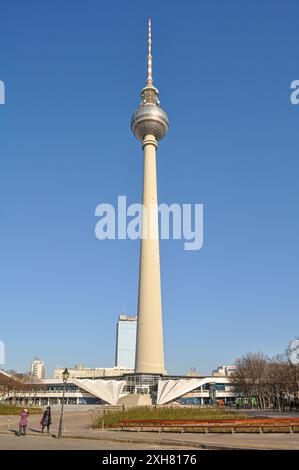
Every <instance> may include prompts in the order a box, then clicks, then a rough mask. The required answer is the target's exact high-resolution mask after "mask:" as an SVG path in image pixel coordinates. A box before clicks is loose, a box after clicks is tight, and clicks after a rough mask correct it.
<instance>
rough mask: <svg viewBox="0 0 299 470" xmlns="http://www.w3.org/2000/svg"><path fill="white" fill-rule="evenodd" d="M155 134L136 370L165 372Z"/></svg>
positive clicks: (147, 149)
mask: <svg viewBox="0 0 299 470" xmlns="http://www.w3.org/2000/svg"><path fill="white" fill-rule="evenodd" d="M157 145H158V144H157V141H156V139H155V137H154V136H153V135H150V134H149V135H146V136H145V138H144V139H143V142H142V146H143V151H144V173H143V197H142V204H143V208H144V214H143V220H142V239H141V248H140V270H139V292H138V323H137V342H136V363H135V372H137V373H155V374H163V373H164V371H165V370H164V350H163V326H162V301H161V280H160V253H159V229H158V197H157V170H156V149H157Z"/></svg>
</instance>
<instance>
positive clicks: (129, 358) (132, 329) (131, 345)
mask: <svg viewBox="0 0 299 470" xmlns="http://www.w3.org/2000/svg"><path fill="white" fill-rule="evenodd" d="M136 331H137V317H136V316H133V317H131V316H127V315H120V316H119V319H118V322H117V326H116V351H115V366H116V367H122V368H123V367H126V368H128V369H134V368H135V354H136Z"/></svg>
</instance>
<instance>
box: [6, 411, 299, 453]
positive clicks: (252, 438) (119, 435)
mask: <svg viewBox="0 0 299 470" xmlns="http://www.w3.org/2000/svg"><path fill="white" fill-rule="evenodd" d="M40 419H41V416H40V415H32V416H31V417H30V418H29V426H28V435H27V436H26V437H18V436H15V434H14V432H15V431H16V430H17V429H18V421H19V417H18V416H0V449H53V450H54V449H65V450H67V449H74V450H80V449H82V450H83V449H86V450H87V449H114V450H117V449H119V450H122V449H136V450H137V449H145V450H146V449H171V450H173V449H182V448H184V449H215V450H216V449H269V450H270V449H290V450H299V433H293V434H289V433H285V434H284V433H274V434H241V433H240V434H239V433H236V434H201V433H186V434H180V433H173V432H172V433H171V432H165V433H164V432H163V433H159V434H158V433H156V432H136V431H131V432H130V431H125V432H118V431H109V430H105V431H101V430H93V429H92V427H91V423H92V415H91V414H90V413H83V412H80V413H71V412H70V413H66V414H65V418H64V426H63V435H64V436H65V438H64V439H60V440H59V439H56V438H55V437H52V436H55V435H57V430H58V424H59V414H53V425H52V428H51V434H50V436H48V435H47V434H44V435H41V434H40V424H39V423H40Z"/></svg>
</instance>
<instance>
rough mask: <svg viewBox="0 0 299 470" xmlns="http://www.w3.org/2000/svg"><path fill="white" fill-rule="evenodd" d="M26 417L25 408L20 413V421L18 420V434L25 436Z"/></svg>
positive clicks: (27, 414)
mask: <svg viewBox="0 0 299 470" xmlns="http://www.w3.org/2000/svg"><path fill="white" fill-rule="evenodd" d="M28 417H29V411H28V410H27V409H26V408H25V409H24V410H23V411H21V413H20V421H19V436H22V435H23V436H26V431H27V426H28Z"/></svg>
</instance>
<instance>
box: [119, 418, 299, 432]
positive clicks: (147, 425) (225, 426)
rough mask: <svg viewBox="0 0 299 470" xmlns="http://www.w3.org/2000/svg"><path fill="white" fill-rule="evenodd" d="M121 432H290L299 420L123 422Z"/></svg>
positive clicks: (297, 428)
mask: <svg viewBox="0 0 299 470" xmlns="http://www.w3.org/2000/svg"><path fill="white" fill-rule="evenodd" d="M118 430H119V431H125V430H127V431H130V430H134V431H156V432H166V431H169V432H181V433H184V432H185V433H187V432H204V433H206V434H208V433H211V432H216V433H217V432H220V433H223V432H231V433H232V434H233V433H236V432H248V431H250V432H259V433H260V434H262V433H263V432H264V431H265V430H267V432H290V433H293V432H294V431H299V418H269V419H258V418H257V419H238V420H234V419H231V420H230V419H227V420H221V419H219V420H206V421H203V420H158V419H153V420H123V421H120V422H119V423H118Z"/></svg>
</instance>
